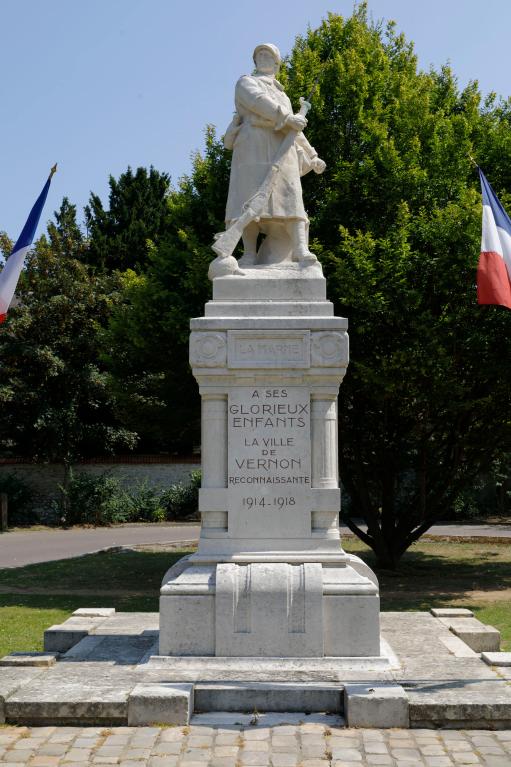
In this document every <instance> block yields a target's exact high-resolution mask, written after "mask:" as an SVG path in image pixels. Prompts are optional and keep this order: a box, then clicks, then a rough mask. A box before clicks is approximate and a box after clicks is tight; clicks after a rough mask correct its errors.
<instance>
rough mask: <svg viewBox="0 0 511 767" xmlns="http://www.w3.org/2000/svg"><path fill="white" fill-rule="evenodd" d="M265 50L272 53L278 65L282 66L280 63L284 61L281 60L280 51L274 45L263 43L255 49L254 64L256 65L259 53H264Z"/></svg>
mask: <svg viewBox="0 0 511 767" xmlns="http://www.w3.org/2000/svg"><path fill="white" fill-rule="evenodd" d="M264 48H266V50H268V51H270V53H271V54H272V56H273V58H274V59H275V62H276V63H277V64H280V62H281V61H282V59H281V58H280V51H279V49H278V48H277V46H276V45H273V43H261V45H256V47H255V48H254V53H253V54H252V58H253V59H254V64H255V63H256V56H257V54H258V52H259V51H262V50H263V49H264Z"/></svg>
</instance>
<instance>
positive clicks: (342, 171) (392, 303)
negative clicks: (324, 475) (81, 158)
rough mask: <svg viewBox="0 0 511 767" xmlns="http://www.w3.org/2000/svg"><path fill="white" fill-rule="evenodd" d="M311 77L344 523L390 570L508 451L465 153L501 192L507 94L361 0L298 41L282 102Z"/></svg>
mask: <svg viewBox="0 0 511 767" xmlns="http://www.w3.org/2000/svg"><path fill="white" fill-rule="evenodd" d="M317 73H320V77H319V83H318V86H319V87H318V90H317V91H316V94H315V96H314V99H313V109H312V111H311V112H310V119H309V126H308V131H307V134H308V137H309V139H310V140H311V142H312V143H313V144H314V145H315V146H316V148H317V149H318V151H319V153H320V156H322V157H324V158H325V160H326V161H327V163H328V170H327V172H326V173H325V174H324V176H323V177H322V178H321V180H320V181H319V183H318V180H317V179H316V178H314V179H312V181H311V183H310V184H309V183H307V184H306V185H305V194H306V200H307V207H308V210H309V212H310V215H311V231H312V236H313V237H314V238H315V247H316V252H317V253H318V255H319V256H320V258H321V260H322V262H323V265H324V268H325V273H326V276H327V278H328V289H329V293H330V297H331V298H332V299H333V301H334V302H335V305H336V309H337V312H338V313H340V314H342V315H344V316H346V317H348V318H349V322H350V336H351V362H350V366H349V368H348V373H347V375H346V378H345V380H344V382H343V384H342V387H341V392H340V395H341V396H340V456H341V472H342V478H343V482H344V484H345V487H346V488H347V490H348V492H349V495H350V499H351V503H350V515H351V517H352V518H357V517H358V518H362V519H363V520H364V521H365V522H366V523H367V527H368V529H367V532H364V531H363V530H361V529H360V527H359V526H358V525H357V524H356V523H355V522H354V521H353V519H348V520H347V521H348V524H349V526H350V527H351V529H352V530H354V531H355V532H356V533H357V534H358V535H359V536H360V537H361V538H362V539H363V540H365V541H366V542H367V543H368V544H369V545H370V546H371V547H372V548H373V549H374V550H375V552H376V553H377V555H378V557H379V560H380V562H381V563H382V564H384V565H386V566H389V567H394V566H395V565H396V563H397V561H398V560H399V558H400V556H401V555H402V554H403V552H404V551H405V550H406V549H407V548H408V547H409V546H410V545H411V543H413V541H414V540H416V539H417V538H418V537H419V536H420V535H421V534H422V533H423V532H425V531H426V530H427V529H428V527H429V526H430V525H431V524H432V523H433V522H434V521H435V520H436V519H438V518H439V516H440V515H441V514H442V513H443V512H444V511H445V510H446V509H449V508H450V507H451V506H452V504H453V503H454V501H455V499H456V497H457V496H458V495H459V493H460V492H461V490H462V489H463V488H466V487H467V486H469V485H470V483H471V482H473V480H474V478H475V477H477V476H478V475H481V473H483V472H485V471H487V470H488V468H489V467H490V466H491V464H492V461H494V460H495V459H496V457H498V456H499V455H503V454H504V453H505V452H506V451H509V447H510V445H511V417H510V416H509V413H510V405H511V386H510V383H509V360H510V358H511V336H510V330H511V324H510V323H511V315H510V314H509V312H508V311H507V310H505V309H502V308H500V307H478V306H477V305H476V291H475V269H476V265H477V258H478V253H479V237H480V211H481V202H480V194H479V190H478V178H477V174H476V173H475V172H474V167H473V164H472V162H471V160H470V154H474V155H475V156H476V157H477V158H478V161H479V163H480V164H481V166H482V167H483V168H484V169H485V171H486V173H487V175H488V176H489V177H490V178H491V179H492V182H493V183H494V186H495V187H496V188H497V190H498V193H499V194H500V195H501V197H502V199H503V200H506V199H507V200H508V201H510V200H511V198H510V197H509V194H506V191H509V190H511V174H510V170H509V169H510V168H511V162H510V160H511V102H510V101H506V102H504V101H497V99H496V98H495V96H494V95H490V96H489V97H488V98H487V99H486V100H484V101H483V100H482V98H481V95H480V93H479V90H478V87H477V84H476V83H471V84H470V85H469V86H467V87H466V88H465V89H463V90H460V89H459V88H458V85H457V82H456V79H455V77H454V75H453V74H452V72H451V70H450V69H449V67H443V68H442V70H441V71H440V72H435V71H431V72H429V73H424V72H420V71H418V70H417V61H416V57H415V54H414V52H413V46H412V45H411V44H409V43H407V42H406V41H405V39H404V37H403V36H402V35H398V34H396V32H395V28H394V25H393V24H388V25H387V26H386V27H384V26H383V25H382V24H373V23H369V21H368V19H367V11H366V6H365V4H361V5H360V6H359V7H358V8H357V9H356V10H355V12H354V14H353V16H352V17H351V18H349V19H346V20H344V19H343V18H341V17H340V16H335V15H330V16H329V18H328V20H327V21H325V22H324V23H323V24H322V25H321V27H320V28H319V29H317V30H311V31H309V32H308V34H307V35H306V36H305V37H301V38H298V40H297V41H296V45H295V47H294V50H293V53H292V55H291V56H290V58H289V60H288V61H287V62H286V64H285V68H284V71H283V73H282V79H285V81H286V86H287V89H288V91H289V93H290V94H291V96H292V99H293V100H294V101H295V103H297V102H298V96H299V95H302V94H303V93H307V92H308V90H309V88H310V86H311V83H312V82H313V79H314V77H316V76H317Z"/></svg>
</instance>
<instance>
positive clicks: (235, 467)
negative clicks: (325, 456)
mask: <svg viewBox="0 0 511 767" xmlns="http://www.w3.org/2000/svg"><path fill="white" fill-rule="evenodd" d="M228 445H229V464H228V490H229V509H228V510H229V535H230V536H232V537H235V538H304V537H309V536H310V534H311V519H310V517H311V515H310V487H311V446H310V393H309V390H308V388H306V387H305V386H287V387H279V386H268V387H257V388H256V387H249V386H240V387H238V388H236V389H234V390H233V391H232V392H231V393H230V394H229V406H228Z"/></svg>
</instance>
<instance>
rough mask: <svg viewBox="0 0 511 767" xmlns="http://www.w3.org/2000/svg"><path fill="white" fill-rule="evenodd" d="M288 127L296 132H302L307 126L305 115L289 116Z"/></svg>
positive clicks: (287, 119)
mask: <svg viewBox="0 0 511 767" xmlns="http://www.w3.org/2000/svg"><path fill="white" fill-rule="evenodd" d="M286 125H287V127H288V128H291V129H292V130H295V131H301V130H303V129H304V128H305V126H306V125H307V120H306V119H305V117H304V116H303V115H288V117H287V118H286Z"/></svg>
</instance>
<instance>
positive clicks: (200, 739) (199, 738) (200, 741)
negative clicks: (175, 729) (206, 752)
mask: <svg viewBox="0 0 511 767" xmlns="http://www.w3.org/2000/svg"><path fill="white" fill-rule="evenodd" d="M212 745H213V736H212V735H190V737H189V738H188V746H189V747H190V748H204V747H206V748H211V746H212Z"/></svg>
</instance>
